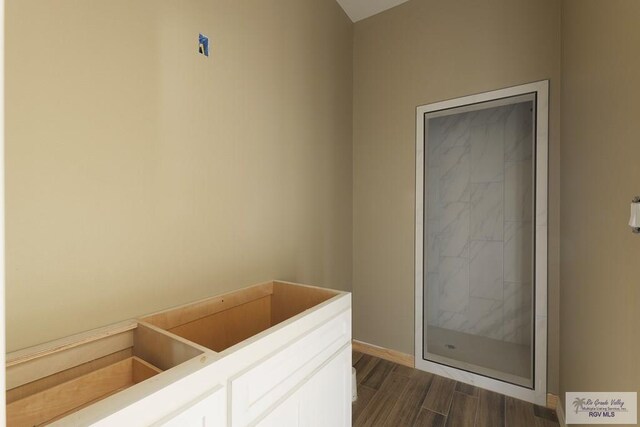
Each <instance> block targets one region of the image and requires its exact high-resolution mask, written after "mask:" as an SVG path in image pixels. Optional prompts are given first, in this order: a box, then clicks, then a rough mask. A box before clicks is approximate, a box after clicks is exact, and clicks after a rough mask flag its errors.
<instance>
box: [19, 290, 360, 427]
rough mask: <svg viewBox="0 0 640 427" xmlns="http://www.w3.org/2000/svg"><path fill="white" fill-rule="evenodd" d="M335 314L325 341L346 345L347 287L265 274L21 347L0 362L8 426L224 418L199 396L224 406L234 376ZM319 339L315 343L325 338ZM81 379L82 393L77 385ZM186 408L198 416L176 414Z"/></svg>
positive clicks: (348, 319)
mask: <svg viewBox="0 0 640 427" xmlns="http://www.w3.org/2000/svg"><path fill="white" fill-rule="evenodd" d="M337 316H340V318H341V319H344V321H343V322H342V326H341V327H340V328H339V331H338V329H336V331H332V333H334V334H335V333H337V332H340V334H339V335H340V337H339V338H335V339H333V340H332V346H334V345H335V346H345V345H348V346H349V347H350V344H349V343H350V339H351V298H350V295H349V294H347V293H345V292H339V291H334V290H330V289H325V288H318V287H313V286H305V285H298V284H294V283H288V282H279V281H271V282H267V283H262V284H259V285H255V286H251V287H248V288H245V289H241V290H239V291H234V292H230V293H227V294H224V295H220V296H215V297H212V298H207V299H204V300H201V301H196V302H194V303H191V304H185V305H183V306H180V307H177V308H173V309H169V310H165V311H163V312H160V313H156V314H152V315H149V316H146V317H143V318H141V319H140V320H130V321H126V322H122V323H119V324H116V325H112V326H109V327H106V328H101V329H97V330H94V331H90V332H86V333H82V334H78V335H75V336H73V337H69V338H64V339H61V340H58V341H55V342H52V343H48V344H44V345H40V346H36V347H32V348H30V349H26V350H22V351H18V352H15V353H12V354H10V355H8V362H7V365H6V366H7V379H8V388H9V401H8V403H9V405H8V406H7V408H8V410H9V414H10V420H11V421H17V422H12V423H10V425H12V424H13V425H35V424H40V423H42V422H43V421H44V422H53V423H54V424H55V425H96V426H97V425H122V423H125V424H127V423H130V422H131V420H132V419H135V420H136V421H135V424H136V425H138V424H140V425H150V424H154V423H156V424H157V423H160V424H158V425H162V424H163V422H164V421H162V420H166V421H167V422H168V423H169V420H170V419H171V420H173V419H174V417H177V418H175V422H178V420H183V419H185V420H186V419H189V420H196V421H197V420H200V421H198V425H200V424H201V422H204V420H205V419H208V420H209V421H207V422H208V423H210V424H207V425H228V424H227V421H226V420H227V413H226V409H225V411H224V413H220V411H212V410H211V408H205V407H204V406H203V403H202V401H203V399H206V400H210V401H212V402H213V401H215V402H216V407H220V408H227V407H228V406H227V405H228V404H230V403H227V393H226V392H225V388H226V387H229V388H231V384H232V378H235V377H234V375H236V374H238V373H239V372H244V371H245V370H247V369H249V368H250V367H255V366H257V364H259V363H261V362H259V361H260V360H266V358H268V357H273V355H274V354H275V353H274V352H280V351H283V349H287V348H289V347H290V346H292V347H291V348H292V350H289V351H293V352H294V353H295V354H298V353H300V350H296V348H297V347H295V345H294V343H296V342H299V340H301V339H303V338H304V337H307V336H308V335H309V334H311V335H312V336H313V334H316V335H317V334H319V333H320V332H321V331H322V330H323V328H320V326H322V325H325V327H324V329H326V325H327V324H332V322H334V320H332V319H336V318H337ZM216 331H218V332H216ZM219 331H222V333H220V332H219ZM198 333H199V334H200V335H202V337H204V338H202V337H199V336H198ZM207 334H209V335H211V337H209V338H208V339H209V340H211V342H208V341H207V338H206V335H207ZM191 335H193V336H191ZM322 336H323V337H324V338H322V337H321V336H317V338H314V340H322V339H327V336H326V333H323V334H322ZM190 338H194V339H195V341H200V343H198V342H193V341H192V340H190ZM200 338H202V339H200ZM305 339H306V338H305ZM202 344H206V345H202ZM211 347H213V348H214V349H211ZM307 347H308V346H305V348H307ZM309 348H310V347H309ZM331 348H333V347H331ZM336 348H337V347H336ZM215 349H218V350H220V351H219V352H217V351H215ZM307 349H308V348H307ZM323 354H324V353H323ZM296 357H299V356H296ZM300 357H301V356H300ZM320 359H323V360H324V356H321V357H319V356H314V359H313V360H318V361H320ZM301 363H302V361H301ZM304 363H305V364H306V363H307V362H304ZM310 363H311V362H310ZM313 363H316V362H313ZM318 363H319V362H318ZM348 365H349V366H346V365H345V372H346V371H347V370H348V371H349V372H348V373H350V369H351V368H350V364H348ZM301 366H302V365H301ZM305 366H307V368H308V367H309V366H312V365H305ZM305 369H306V368H305ZM150 378H153V380H152V381H147V380H148V379H150ZM298 381H302V379H300V380H295V378H293V377H292V378H291V379H288V382H291V383H292V384H293V383H297V382H298ZM87 386H88V387H89V392H84V393H82V392H79V391H78V390H82V389H85V388H86V387H87ZM286 388H287V387H285V388H283V389H282V392H283V393H288V392H287V390H286ZM214 391H215V393H213V392H214ZM176 393H178V394H176ZM212 393H213V394H212ZM213 395H215V397H214V396H213ZM61 396H62V397H61ZM52 402H53V404H52ZM205 406H206V405H205ZM159 407H161V408H162V410H161V411H160V412H161V413H160V412H158V410H157V409H158V408H159ZM34 408H35V409H34ZM205 409H206V410H205ZM185 411H186V412H189V411H191V412H193V411H195V412H198V411H200V412H202V414H201V415H202V417H201V416H199V415H198V414H193V413H189V414H186V413H185V416H184V417H182V416H181V414H182V413H184V412H185ZM229 416H230V415H229ZM203 417H204V418H203ZM159 419H160V420H161V421H158V420H159ZM172 422H173V421H172ZM194 422H195V421H194ZM156 424H154V425H156ZM169 424H171V423H169Z"/></svg>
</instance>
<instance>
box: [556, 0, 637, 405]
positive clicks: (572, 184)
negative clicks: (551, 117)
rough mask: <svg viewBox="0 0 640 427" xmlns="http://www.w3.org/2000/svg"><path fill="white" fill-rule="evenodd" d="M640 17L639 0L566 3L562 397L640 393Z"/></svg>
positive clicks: (563, 116)
mask: <svg viewBox="0 0 640 427" xmlns="http://www.w3.org/2000/svg"><path fill="white" fill-rule="evenodd" d="M638 22H640V2H637V1H634V0H611V1H606V2H603V1H600V0H565V1H563V4H562V38H563V53H562V73H563V75H562V206H561V211H562V227H561V228H562V234H561V238H562V269H561V279H562V288H561V289H562V293H561V299H560V301H561V319H560V320H561V322H560V325H561V328H560V331H561V335H560V338H561V339H560V343H561V346H560V354H561V363H560V366H561V370H560V390H561V392H562V393H563V394H564V393H565V392H567V391H638V392H640V368H639V365H638V354H640V286H639V283H640V279H639V278H638V276H639V275H638V260H640V237H639V236H637V235H633V234H632V233H631V230H630V229H629V227H628V226H627V222H628V221H629V203H630V201H631V199H632V198H633V197H634V196H636V195H640V167H638V159H639V158H640V119H639V118H640V104H639V103H638V94H639V93H640V80H638V76H640V57H639V56H638V46H640V30H639V27H638ZM563 400H564V399H563Z"/></svg>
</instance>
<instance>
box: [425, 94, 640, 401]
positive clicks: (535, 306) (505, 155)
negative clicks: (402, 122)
mask: <svg viewBox="0 0 640 427" xmlns="http://www.w3.org/2000/svg"><path fill="white" fill-rule="evenodd" d="M548 99H549V82H548V81H540V82H535V83H529V84H524V85H521V86H516V87H511V88H506V89H500V90H495V91H491V92H485V93H481V94H477V95H470V96H465V97H461V98H456V99H452V100H447V101H441V102H436V103H433V104H428V105H423V106H419V107H417V110H416V224H415V227H416V239H415V242H416V247H415V256H416V258H415V274H416V276H415V298H416V299H415V314H416V317H415V333H416V335H415V364H416V368H418V369H421V370H424V371H428V372H432V373H435V374H437V375H441V376H444V377H448V378H451V379H454V380H456V381H460V382H464V383H467V384H473V385H476V386H479V387H482V388H485V389H488V390H492V391H495V392H498V393H502V394H506V395H509V396H512V397H515V398H518V399H521V400H525V401H528V402H532V403H536V404H538V405H542V406H545V405H546V394H547V366H546V361H547V234H548V213H547V197H548V196H547V193H548V189H547V186H548ZM638 221H639V222H640V212H639V215H638ZM639 227H640V224H639Z"/></svg>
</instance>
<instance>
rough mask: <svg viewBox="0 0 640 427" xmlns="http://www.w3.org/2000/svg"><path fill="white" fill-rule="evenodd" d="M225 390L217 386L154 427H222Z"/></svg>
mask: <svg viewBox="0 0 640 427" xmlns="http://www.w3.org/2000/svg"><path fill="white" fill-rule="evenodd" d="M225 412H226V405H225V389H224V387H222V386H218V387H216V388H214V389H213V390H211V391H210V392H207V393H205V394H204V395H202V396H200V397H199V398H198V399H196V400H195V401H193V402H191V403H189V404H188V405H185V406H184V407H182V408H180V409H179V410H177V411H175V412H174V413H173V414H171V415H169V416H167V417H165V418H163V419H162V420H161V421H158V422H157V423H155V424H154V427H156V426H157V427H160V426H162V427H224V426H225V425H226V418H227V417H226V413H225Z"/></svg>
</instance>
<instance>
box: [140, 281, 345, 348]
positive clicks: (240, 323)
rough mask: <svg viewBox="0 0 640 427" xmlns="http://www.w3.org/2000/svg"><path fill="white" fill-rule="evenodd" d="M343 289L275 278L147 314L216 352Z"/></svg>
mask: <svg viewBox="0 0 640 427" xmlns="http://www.w3.org/2000/svg"><path fill="white" fill-rule="evenodd" d="M338 295H340V293H339V292H337V291H333V290H330V289H325V288H318V287H313V286H304V285H299V284H293V283H288V282H280V281H271V282H266V283H262V284H259V285H255V286H251V287H248V288H244V289H240V290H238V291H234V292H230V293H227V294H224V295H219V296H216V297H213V298H207V299H205V300H202V301H198V302H196V303H193V304H186V305H183V306H180V307H177V308H174V309H170V310H166V311H163V312H160V313H156V314H152V315H150V316H147V317H143V318H142V319H141V320H140V321H141V322H143V323H144V324H150V325H153V326H156V327H158V328H160V329H163V330H165V331H167V332H170V333H171V334H173V335H177V336H179V337H182V338H184V339H186V340H188V341H189V342H193V343H197V344H198V345H200V346H203V347H206V348H208V349H210V350H212V351H214V352H216V353H222V352H224V351H225V350H227V349H229V348H231V347H233V346H234V345H236V344H239V343H241V342H243V341H245V340H247V339H249V338H251V337H253V336H256V335H259V334H260V333H262V332H264V331H267V330H268V329H269V328H271V327H273V326H275V325H278V324H280V323H282V322H284V321H286V320H288V319H291V318H293V317H295V316H297V315H299V314H301V313H303V312H304V311H306V310H308V309H310V308H313V307H316V306H318V305H320V304H322V303H324V302H326V301H328V300H330V299H331V298H334V297H336V296H338Z"/></svg>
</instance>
